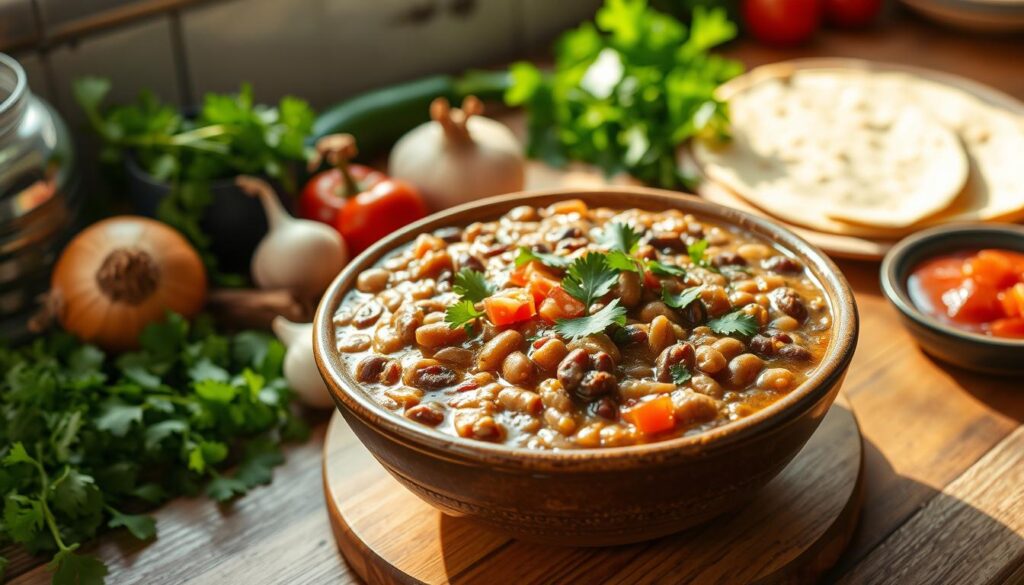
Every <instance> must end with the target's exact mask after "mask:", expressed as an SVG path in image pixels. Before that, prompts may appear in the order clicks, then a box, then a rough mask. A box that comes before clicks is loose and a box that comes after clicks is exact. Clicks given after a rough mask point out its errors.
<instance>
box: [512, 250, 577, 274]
mask: <svg viewBox="0 0 1024 585" xmlns="http://www.w3.org/2000/svg"><path fill="white" fill-rule="evenodd" d="M533 261H537V262H540V263H541V264H543V265H544V266H547V267H548V268H555V269H557V270H565V269H566V268H568V267H569V265H570V264H572V260H570V259H569V258H567V257H565V256H559V255H558V254H548V253H546V252H534V251H533V250H530V249H529V248H519V252H518V254H517V255H516V266H517V267H518V266H522V265H523V264H526V263H527V262H533Z"/></svg>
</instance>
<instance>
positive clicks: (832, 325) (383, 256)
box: [316, 189, 856, 544]
mask: <svg viewBox="0 0 1024 585" xmlns="http://www.w3.org/2000/svg"><path fill="white" fill-rule="evenodd" d="M316 325H317V332H316V343H317V360H318V363H319V364H320V366H321V371H322V373H324V375H325V379H326V380H327V381H328V385H329V387H331V388H332V393H333V394H334V396H335V399H336V401H337V402H339V405H340V406H341V409H342V412H343V414H345V416H346V419H347V420H348V421H349V424H350V425H352V427H353V429H354V430H355V431H356V434H357V435H359V436H360V438H361V439H362V440H363V441H364V443H366V444H367V446H368V447H369V448H370V450H371V451H373V452H374V454H375V455H376V456H377V457H378V459H379V460H381V462H382V463H383V464H384V465H385V467H387V468H388V469H389V471H391V472H392V473H393V474H395V476H396V477H397V478H398V479H399V480H400V481H402V482H403V483H405V484H406V485H407V486H408V487H410V488H411V489H412V490H413V491H414V492H416V493H417V494H419V495H420V496H421V497H423V498H424V499H426V500H427V501H429V502H431V503H434V504H435V505H437V506H438V507H440V508H441V509H442V510H445V511H447V512H454V513H458V514H468V515H471V516H475V517H477V518H478V519H481V520H484V521H485V522H490V523H491V524H493V525H496V526H498V527H500V528H502V529H504V530H506V531H508V532H512V533H513V534H516V535H519V536H527V537H531V538H532V539H534V540H538V539H539V540H555V541H558V542H574V543H578V544H609V543H618V542H629V541H635V540H638V539H641V538H647V537H650V536H657V535H660V534H665V533H668V532H672V531H675V530H678V529H681V528H684V527H686V526H689V525H692V524H694V523H696V522H699V521H702V520H705V519H707V518H710V517H712V516H714V515H716V514H718V513H720V512H721V511H723V510H725V509H728V508H730V507H734V506H735V505H738V504H739V503H741V502H742V501H744V500H745V499H746V498H747V497H749V496H750V495H751V494H752V493H753V492H754V491H756V489H757V488H758V487H760V486H761V485H763V484H764V483H766V482H767V481H768V480H769V479H770V478H771V477H772V476H774V475H775V474H776V473H777V472H778V471H779V470H781V468H782V467H783V466H784V465H785V463H786V462H788V461H789V459H791V458H792V457H793V456H794V455H795V454H796V452H797V451H798V450H799V448H800V446H802V445H803V443H804V442H805V441H806V439H807V438H808V437H809V436H810V434H811V432H813V430H814V428H815V427H816V425H817V423H818V422H819V421H820V419H821V417H822V416H823V415H824V413H825V411H826V410H827V408H828V406H829V405H830V404H831V401H832V399H833V398H834V396H835V393H836V391H837V390H838V387H839V381H840V380H841V378H842V376H843V375H844V374H845V369H846V367H847V365H848V363H849V359H850V357H851V355H852V351H853V341H854V339H855V336H856V309H855V307H854V305H853V300H852V295H851V294H850V292H849V289H848V287H847V285H846V283H845V281H844V280H843V279H842V277H841V275H840V274H839V273H838V270H837V269H835V267H834V266H833V265H832V264H831V263H830V262H829V261H828V260H827V259H826V258H824V257H823V256H822V255H821V254H820V253H818V252H817V251H816V250H814V249H813V248H812V247H811V246H810V245H808V244H806V243H804V242H802V241H801V240H799V239H798V238H796V236H793V235H792V234H790V233H788V232H786V231H785V230H783V229H782V228H778V227H776V226H774V225H773V224H770V223H768V222H766V221H764V220H758V219H754V218H752V217H749V216H746V215H745V214H742V213H740V212H736V211H733V210H728V209H726V208H723V207H719V206H715V205H711V204H707V203H702V202H699V201H695V200H693V199H692V198H686V197H682V196H679V195H675V194H667V193H663V192H658V191H652V190H644V189H627V190H621V191H609V192H601V193H579V194H570V193H552V194H532V195H531V194H527V195H523V196H514V197H513V196H509V197H502V198H495V199H491V200H486V201H483V202H479V203H476V204H471V205H469V206H464V207H462V208H457V209H454V210H451V211H449V212H445V213H444V214H440V215H439V216H433V217H432V218H427V220H424V221H423V222H420V223H419V224H416V225H415V226H412V227H411V228H410V229H407V230H403V231H402V232H399V233H398V234H396V235H395V236H392V237H391V238H389V240H388V241H387V242H385V243H384V244H383V245H380V246H377V247H375V248H373V249H372V250H370V251H369V252H368V253H367V254H364V255H363V256H361V257H360V258H359V259H357V260H356V261H355V262H354V263H353V264H352V265H351V266H350V267H349V268H348V269H346V271H345V272H344V273H343V274H342V275H341V276H340V277H339V279H338V281H336V282H335V284H334V285H333V286H332V288H331V290H330V291H329V292H328V297H327V298H325V301H324V302H323V303H322V304H321V307H320V310H319V313H318V316H317V324H316ZM631 472H632V474H633V476H632V477H631V475H630V473H631ZM637 472H641V473H637ZM613 476H614V479H609V478H611V477H613ZM658 477H660V480H659V479H656V478H658ZM661 481H666V483H664V484H662V483H661ZM696 482H700V483H696ZM647 484H650V485H647ZM539 486H543V487H542V488H540V487H539ZM715 486H717V488H716V487H715ZM566 490H570V491H569V492H568V493H567V492H566ZM572 490H576V491H572ZM638 497H640V498H643V499H644V501H643V503H642V504H641V502H639V501H636V498H638ZM640 518H645V519H646V520H645V521H644V523H642V524H639V525H637V524H636V521H637V520H638V519H640Z"/></svg>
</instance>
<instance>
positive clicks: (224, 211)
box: [125, 157, 290, 274]
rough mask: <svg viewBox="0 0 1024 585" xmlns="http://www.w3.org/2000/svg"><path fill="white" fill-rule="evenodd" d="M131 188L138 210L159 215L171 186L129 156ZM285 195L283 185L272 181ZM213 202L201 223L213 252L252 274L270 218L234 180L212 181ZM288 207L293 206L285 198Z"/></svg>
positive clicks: (224, 263) (231, 268) (226, 265)
mask: <svg viewBox="0 0 1024 585" xmlns="http://www.w3.org/2000/svg"><path fill="white" fill-rule="evenodd" d="M125 169H126V170H127V175H128V191H129V195H130V196H131V198H132V201H133V203H134V205H135V212H136V213H138V214H140V215H144V216H146V217H154V218H155V217H156V216H157V210H158V209H159V208H160V202H161V201H163V199H164V198H165V197H167V194H168V193H170V191H171V187H170V186H169V185H168V184H166V183H162V182H160V181H157V180H156V179H154V178H153V176H152V175H150V174H149V173H147V172H146V171H145V169H143V168H142V167H141V166H140V165H139V164H138V162H137V161H136V160H135V157H127V158H126V161H125ZM270 183H271V185H272V186H273V187H274V189H275V191H277V193H278V195H281V194H282V193H283V191H282V190H281V186H280V185H279V184H277V183H275V182H273V181H271V182H270ZM210 192H211V195H212V196H213V202H212V203H211V204H210V206H209V207H208V208H207V210H206V214H205V215H204V216H203V219H202V222H201V224H200V225H201V226H202V228H203V231H205V232H206V233H207V234H209V235H210V251H211V252H213V255H214V256H216V257H217V261H218V262H219V264H220V268H221V269H222V270H224V271H227V272H238V273H242V274H248V273H249V261H250V259H251V258H252V254H253V252H254V251H255V250H256V246H257V245H258V244H259V243H260V240H261V239H262V238H263V235H264V234H266V233H267V218H266V216H265V215H264V213H263V207H262V206H261V205H260V202H259V200H258V199H256V198H255V197H249V196H247V195H246V194H245V193H243V192H242V191H241V190H240V189H239V188H238V187H236V186H235V181H234V179H218V180H215V181H211V182H210ZM285 207H286V208H287V207H290V206H289V205H288V203H287V201H285Z"/></svg>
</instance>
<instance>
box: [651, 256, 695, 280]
mask: <svg viewBox="0 0 1024 585" xmlns="http://www.w3.org/2000/svg"><path fill="white" fill-rule="evenodd" d="M645 264H646V265H647V269H648V270H650V271H651V273H652V274H655V275H657V276H678V277H679V278H686V269H684V268H681V267H679V266H673V265H672V264H664V263H661V262H658V261H657V260H647V261H646V262H645Z"/></svg>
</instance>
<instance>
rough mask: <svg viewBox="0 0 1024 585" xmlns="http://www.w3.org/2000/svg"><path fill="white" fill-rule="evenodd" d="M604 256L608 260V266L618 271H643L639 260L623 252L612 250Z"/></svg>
mask: <svg viewBox="0 0 1024 585" xmlns="http://www.w3.org/2000/svg"><path fill="white" fill-rule="evenodd" d="M605 258H606V259H607V261H608V266H610V267H612V268H614V269H615V270H618V271H620V272H637V273H640V272H643V264H641V263H640V260H637V259H636V258H634V257H632V256H629V255H627V254H626V253H625V252H620V251H619V250H612V251H611V252H608V254H607V255H606V256H605Z"/></svg>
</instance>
